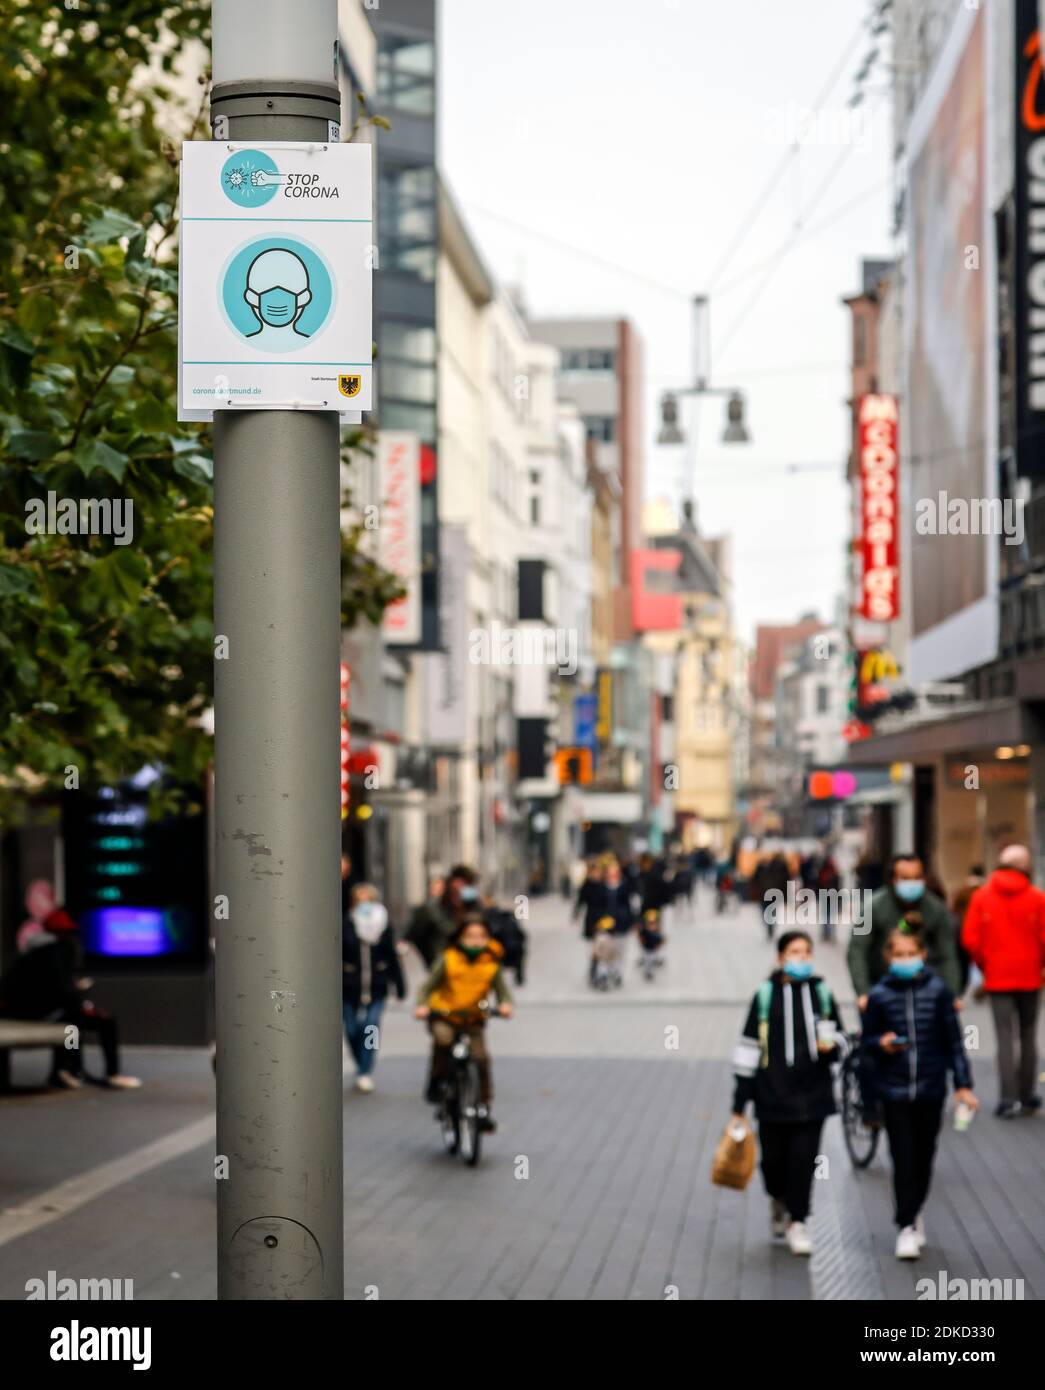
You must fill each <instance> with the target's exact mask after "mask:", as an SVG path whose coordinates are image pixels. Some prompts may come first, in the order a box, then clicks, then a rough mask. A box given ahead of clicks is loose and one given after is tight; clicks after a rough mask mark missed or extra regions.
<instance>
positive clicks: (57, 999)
mask: <svg viewBox="0 0 1045 1390" xmlns="http://www.w3.org/2000/svg"><path fill="white" fill-rule="evenodd" d="M81 963H82V955H81V952H80V945H79V942H78V941H77V939H76V937H75V936H66V935H63V936H60V937H58V938H56V940H54V941H49V942H47V943H46V944H45V945H43V946H31V947H30V948H29V950H28V951H23V952H22V954H21V955H20V956H15V958H14V960H13V961H12V962H11V965H10V967H9V968H8V970H7V971H6V972H5V974H4V976H3V978H2V979H0V1016H3V1017H5V1018H27V1019H28V1018H46V1017H47V1016H48V1014H53V1013H57V1012H62V1013H67V1012H73V1013H75V1012H77V1011H78V1010H79V1008H80V1005H81V1003H82V1002H83V996H82V995H81V993H80V991H79V990H78V989H77V988H76V977H77V975H78V974H79V973H80V970H81Z"/></svg>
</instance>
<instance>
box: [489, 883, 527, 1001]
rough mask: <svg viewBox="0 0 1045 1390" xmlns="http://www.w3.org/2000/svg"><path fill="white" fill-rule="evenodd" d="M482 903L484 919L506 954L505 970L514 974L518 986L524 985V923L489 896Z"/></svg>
mask: <svg viewBox="0 0 1045 1390" xmlns="http://www.w3.org/2000/svg"><path fill="white" fill-rule="evenodd" d="M481 902H482V911H483V918H484V920H485V922H486V925H487V926H488V927H489V928H490V935H491V936H492V937H493V939H494V941H496V942H498V944H499V945H500V947H501V949H502V950H503V952H504V967H505V969H506V970H511V971H513V972H514V974H515V983H516V984H517V985H524V984H525V983H526V949H527V938H526V931H525V929H524V927H523V924H522V922H521V921H520V920H519V918H518V917H517V916H516V914H515V913H514V912H512V911H511V910H510V909H509V908H507V907H501V906H500V904H499V903H498V902H497V901H496V899H494V898H493V897H492V896H491V895H489V894H487V895H486V896H485V897H484V898H482V899H481Z"/></svg>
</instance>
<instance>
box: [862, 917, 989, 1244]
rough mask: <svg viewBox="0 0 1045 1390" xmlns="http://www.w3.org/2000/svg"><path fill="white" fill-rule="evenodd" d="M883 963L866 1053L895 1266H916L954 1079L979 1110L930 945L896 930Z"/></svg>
mask: <svg viewBox="0 0 1045 1390" xmlns="http://www.w3.org/2000/svg"><path fill="white" fill-rule="evenodd" d="M884 959H885V966H886V973H885V975H884V976H883V977H882V978H881V979H880V980H879V981H878V983H877V984H876V985H874V986H873V988H872V989H871V990H870V993H869V995H868V998H867V1002H866V1005H865V1007H864V1017H863V1036H862V1038H861V1047H862V1049H863V1052H864V1058H865V1062H866V1075H867V1077H868V1081H869V1085H870V1088H871V1091H872V1093H873V1095H874V1096H875V1098H876V1099H877V1100H879V1101H880V1102H881V1104H882V1107H883V1111H884V1116H885V1129H886V1133H887V1135H888V1136H889V1153H890V1155H891V1157H892V1164H893V1196H894V1203H895V1208H894V1216H895V1220H896V1227H897V1232H898V1234H897V1237H896V1258H897V1259H898V1260H916V1259H917V1258H918V1257H919V1256H920V1255H921V1253H922V1250H923V1249H924V1247H925V1225H924V1222H923V1219H922V1208H923V1207H924V1205H925V1201H926V1198H927V1197H928V1195H929V1185H930V1183H931V1181H932V1171H933V1158H934V1155H935V1153H936V1141H937V1137H938V1136H939V1133H940V1125H941V1123H942V1121H943V1106H944V1101H945V1100H946V1097H947V1073H948V1072H950V1073H951V1074H952V1075H953V1077H954V1087H955V1101H956V1102H957V1103H958V1104H960V1105H962V1106H964V1107H966V1110H967V1112H968V1113H969V1114H970V1115H971V1114H974V1113H975V1111H976V1110H977V1108H978V1102H977V1100H976V1097H975V1095H974V1094H973V1091H972V1073H971V1071H970V1070H969V1061H968V1058H967V1057H966V1055H965V1048H964V1046H963V1044H962V1034H961V1027H960V1025H959V1023H958V1015H957V1013H956V1012H955V1008H954V996H953V994H952V993H951V991H950V989H949V988H948V987H947V985H946V984H945V983H944V981H943V980H942V979H941V978H940V976H939V975H937V974H936V973H935V972H934V971H932V970H931V969H929V967H928V964H927V961H928V951H927V949H926V944H925V941H924V939H923V938H922V936H921V935H920V934H919V933H917V932H913V931H910V930H903V929H902V928H901V927H899V926H898V927H894V928H893V930H892V931H891V932H890V933H889V935H888V936H887V937H886V940H885V943H884Z"/></svg>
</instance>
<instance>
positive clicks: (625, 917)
mask: <svg viewBox="0 0 1045 1390" xmlns="http://www.w3.org/2000/svg"><path fill="white" fill-rule="evenodd" d="M600 886H601V888H602V894H601V899H600V901H599V902H598V904H597V908H596V912H595V921H596V922H597V921H598V920H599V918H600V917H612V918H613V921H614V927H613V931H614V934H615V935H622V934H623V933H624V932H629V931H631V929H632V927H633V926H634V925H635V912H634V909H633V906H632V894H633V893H634V891H635V890H634V888H633V887H632V885H631V884H630V883H629V882H628V881H627V879H624V878H622V879H621V881H620V883H618V884H617V886H616V888H611V887H610V885H609V884H608V883H603V884H601V885H600Z"/></svg>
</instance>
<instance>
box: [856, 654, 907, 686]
mask: <svg viewBox="0 0 1045 1390" xmlns="http://www.w3.org/2000/svg"><path fill="white" fill-rule="evenodd" d="M899 674H900V668H899V666H897V664H896V657H895V656H893V654H892V652H881V651H875V652H865V653H864V659H863V661H862V662H861V663H860V684H861V685H876V684H877V683H878V681H888V680H896V679H897V677H898V676H899Z"/></svg>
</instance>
